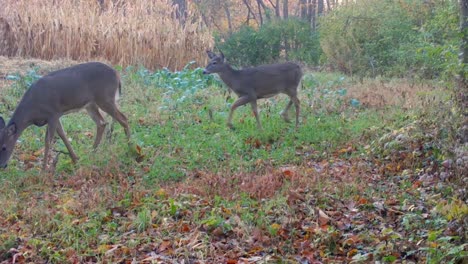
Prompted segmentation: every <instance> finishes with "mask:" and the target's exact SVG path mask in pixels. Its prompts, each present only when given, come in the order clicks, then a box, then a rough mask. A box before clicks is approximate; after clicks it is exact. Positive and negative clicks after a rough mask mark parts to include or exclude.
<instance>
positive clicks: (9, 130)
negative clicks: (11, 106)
mask: <svg viewBox="0 0 468 264" xmlns="http://www.w3.org/2000/svg"><path fill="white" fill-rule="evenodd" d="M6 129H7V135H8V136H12V135H14V134H16V124H15V123H13V124H11V125H9V126H8V127H7V128H6Z"/></svg>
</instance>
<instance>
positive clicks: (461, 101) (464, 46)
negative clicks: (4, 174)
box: [455, 0, 468, 117]
mask: <svg viewBox="0 0 468 264" xmlns="http://www.w3.org/2000/svg"><path fill="white" fill-rule="evenodd" d="M459 2H460V33H461V36H462V39H461V44H460V64H461V67H460V73H459V76H458V85H457V86H458V89H457V90H458V91H457V93H456V95H455V96H456V100H457V103H458V106H459V107H460V109H461V110H462V113H463V115H464V116H465V117H468V80H467V79H466V77H467V76H466V75H467V73H466V72H465V70H466V65H468V1H466V0H459Z"/></svg>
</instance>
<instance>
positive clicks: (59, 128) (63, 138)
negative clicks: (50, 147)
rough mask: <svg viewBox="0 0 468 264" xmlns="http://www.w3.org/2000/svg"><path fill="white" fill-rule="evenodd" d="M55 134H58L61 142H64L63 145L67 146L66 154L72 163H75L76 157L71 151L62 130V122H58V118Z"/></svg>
mask: <svg viewBox="0 0 468 264" xmlns="http://www.w3.org/2000/svg"><path fill="white" fill-rule="evenodd" d="M57 134H58V135H59V136H60V138H61V139H62V141H63V143H65V147H67V150H68V154H69V155H70V157H71V159H72V161H73V163H76V162H77V161H78V157H77V156H76V154H75V152H74V151H73V148H72V146H71V144H70V141H68V138H67V135H66V134H65V131H64V130H63V127H62V123H61V122H60V120H58V122H57Z"/></svg>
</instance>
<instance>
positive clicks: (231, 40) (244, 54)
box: [215, 18, 321, 66]
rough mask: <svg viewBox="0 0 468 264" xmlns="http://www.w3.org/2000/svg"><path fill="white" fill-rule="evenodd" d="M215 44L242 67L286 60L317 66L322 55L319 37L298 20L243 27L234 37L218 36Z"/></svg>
mask: <svg viewBox="0 0 468 264" xmlns="http://www.w3.org/2000/svg"><path fill="white" fill-rule="evenodd" d="M215 42H216V46H217V48H219V49H220V50H221V51H223V52H224V53H225V55H226V57H227V58H228V59H229V60H230V62H231V63H233V64H235V65H239V66H247V65H259V64H264V63H273V62H276V61H280V60H284V59H288V60H299V61H302V62H305V63H308V64H312V65H315V64H317V63H318V61H319V58H320V54H321V50H320V45H319V39H318V34H316V33H314V32H312V30H311V25H310V24H309V23H307V22H306V21H303V20H300V19H297V18H289V19H287V20H272V21H269V22H267V23H265V24H264V25H262V26H260V27H259V28H257V29H255V28H253V27H250V26H243V27H241V28H240V29H239V30H238V31H236V32H234V33H233V34H232V35H230V36H226V37H223V36H221V35H218V36H217V37H216V38H215Z"/></svg>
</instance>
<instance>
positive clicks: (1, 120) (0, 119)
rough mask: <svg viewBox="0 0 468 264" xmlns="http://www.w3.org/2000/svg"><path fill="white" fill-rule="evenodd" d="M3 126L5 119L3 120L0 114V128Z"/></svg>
mask: <svg viewBox="0 0 468 264" xmlns="http://www.w3.org/2000/svg"><path fill="white" fill-rule="evenodd" d="M4 127H5V120H3V117H1V116H0V129H2V128H4Z"/></svg>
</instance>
